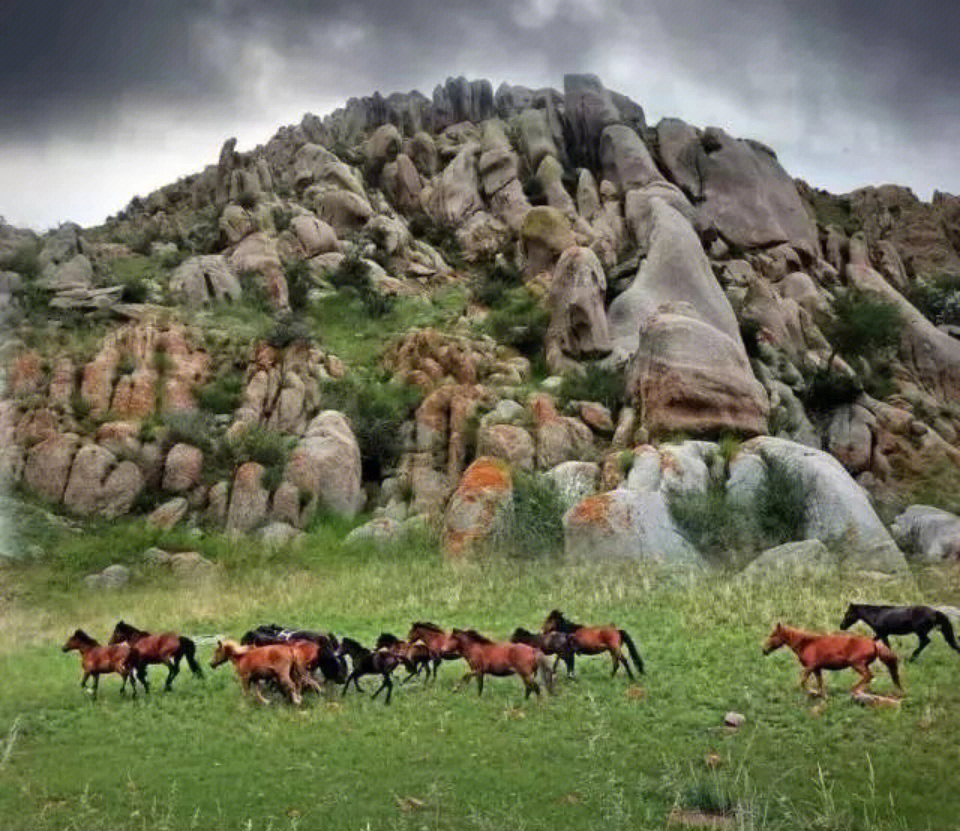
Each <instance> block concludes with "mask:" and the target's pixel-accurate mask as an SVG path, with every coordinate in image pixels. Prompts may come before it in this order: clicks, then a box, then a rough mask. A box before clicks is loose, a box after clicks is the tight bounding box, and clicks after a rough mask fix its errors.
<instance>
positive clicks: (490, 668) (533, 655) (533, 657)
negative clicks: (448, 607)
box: [450, 629, 553, 698]
mask: <svg viewBox="0 0 960 831" xmlns="http://www.w3.org/2000/svg"><path fill="white" fill-rule="evenodd" d="M450 637H451V638H452V639H453V642H454V644H455V645H456V649H457V652H459V654H460V655H462V656H463V659H464V660H465V661H466V662H467V665H468V666H469V667H470V671H469V672H468V673H467V674H466V675H465V676H464V677H463V679H462V681H461V683H463V682H466V681H469V680H470V679H471V678H476V679H477V695H482V694H483V678H484V676H485V675H495V676H500V677H503V676H507V675H519V676H520V678H521V680H522V681H523V684H524V687H525V692H524V696H523V697H524V698H529V697H530V693H532V692H533V693H536V694H537V697H538V698H539V696H540V685H539V684H538V683H537V681H536V676H537V673H538V672H539V673H540V677H541V679H542V680H543V683H544V686H545V687H546V688H547V692H551V693H552V692H553V670H551V669H550V662H549V661H548V660H547V657H546V656H545V655H544V654H543V653H542V652H541V651H540V650H539V649H537V648H536V647H533V646H529V645H528V644H525V643H512V642H507V643H496V642H494V641H491V640H490V639H489V638H486V637H484V636H483V635H481V634H480V633H479V632H477V631H475V630H473V629H454V630H453V632H451V634H450Z"/></svg>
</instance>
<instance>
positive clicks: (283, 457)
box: [237, 424, 296, 472]
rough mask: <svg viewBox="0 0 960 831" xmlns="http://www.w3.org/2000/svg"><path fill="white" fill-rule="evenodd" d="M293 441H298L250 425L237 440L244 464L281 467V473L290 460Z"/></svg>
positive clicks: (264, 428) (274, 431) (255, 425)
mask: <svg viewBox="0 0 960 831" xmlns="http://www.w3.org/2000/svg"><path fill="white" fill-rule="evenodd" d="M292 441H296V439H292V437H290V436H286V435H284V434H283V433H278V432H277V431H276V430H269V429H267V428H266V427H261V426H260V425H259V424H251V425H249V426H248V427H247V429H246V430H244V431H243V432H242V433H240V435H239V437H238V438H237V444H238V446H239V450H240V456H241V459H242V461H243V462H257V463H258V464H261V465H263V466H264V467H265V468H272V467H279V468H280V469H281V472H282V469H283V468H284V467H285V466H286V464H287V460H288V459H289V458H290V451H291V449H292V447H291V443H292Z"/></svg>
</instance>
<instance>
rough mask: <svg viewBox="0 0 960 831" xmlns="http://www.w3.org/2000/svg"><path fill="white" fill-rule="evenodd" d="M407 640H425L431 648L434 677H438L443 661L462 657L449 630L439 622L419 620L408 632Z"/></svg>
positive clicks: (428, 647)
mask: <svg viewBox="0 0 960 831" xmlns="http://www.w3.org/2000/svg"><path fill="white" fill-rule="evenodd" d="M407 641H408V642H413V641H423V643H425V644H426V645H427V649H429V650H430V656H431V658H432V660H433V678H434V680H436V678H437V668H438V667H439V666H440V662H441V661H456V660H457V659H458V658H460V657H461V655H460V653H459V652H458V651H457V648H456V646H455V645H454V643H453V637H452V636H451V634H450V633H449V632H444V631H443V629H441V628H440V627H439V626H437V624H435V623H429V622H427V621H424V620H420V621H417V622H416V623H414V624H413V625H412V626H411V627H410V631H409V632H408V633H407Z"/></svg>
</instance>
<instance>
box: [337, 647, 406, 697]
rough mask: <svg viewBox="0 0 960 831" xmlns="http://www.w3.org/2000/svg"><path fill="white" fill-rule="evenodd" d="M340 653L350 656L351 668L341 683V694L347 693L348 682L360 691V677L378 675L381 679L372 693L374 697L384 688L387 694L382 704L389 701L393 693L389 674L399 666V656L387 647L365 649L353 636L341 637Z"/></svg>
mask: <svg viewBox="0 0 960 831" xmlns="http://www.w3.org/2000/svg"><path fill="white" fill-rule="evenodd" d="M340 655H341V657H342V656H343V655H349V656H350V665H351V667H352V670H351V672H350V675H349V676H348V677H347V683H346V684H344V685H343V694H344V695H346V694H347V690H349V689H350V682H351V681H352V682H353V686H354V687H356V688H357V692H360V693H362V692H363V690H362V689H361V688H360V678H361V677H362V676H364V675H379V676H380V677H381V678H382V679H383V680H382V681H381V683H380V686H379V687H378V688H377V691H376V692H375V693H374V694H373V698H376V697H377V696H378V695H379V694H380V691H381V690H383V689H386V691H387V696H386V700H385V701H384V704H389V703H390V696H391V695H392V694H393V681H392V680H391V678H390V675H391V674H392V673H393V671H394V670H395V669H396V668H397V667H398V666H400V658H399V657H397V655H395V654H394V653H393V652H391V651H390V650H389V649H377V650H376V651H373V650H370V649H367V648H366V647H365V646H363V644H361V643H359V642H357V641H355V640H354V639H353V638H343V640H341V641H340Z"/></svg>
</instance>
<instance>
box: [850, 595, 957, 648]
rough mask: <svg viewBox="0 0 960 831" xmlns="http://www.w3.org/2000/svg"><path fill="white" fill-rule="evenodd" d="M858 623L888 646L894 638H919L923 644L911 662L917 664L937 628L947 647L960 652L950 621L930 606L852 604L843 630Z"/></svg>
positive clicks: (920, 643) (918, 646)
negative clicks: (913, 635)
mask: <svg viewBox="0 0 960 831" xmlns="http://www.w3.org/2000/svg"><path fill="white" fill-rule="evenodd" d="M858 620H862V621H863V622H864V623H865V624H867V626H869V627H870V628H871V629H873V631H874V632H875V633H876V636H877V640H878V641H883V642H884V643H885V644H886V645H887V646H890V640H889V638H890V635H911V634H915V635H916V636H917V637H918V638H919V639H920V642H919V643H918V644H917V648H916V649H915V650H914V651H913V654H912V655H911V656H910V657H909V658H908V659H907V660H908V661H915V660H916V659H917V658H918V657H919V655H920V653H921V652H923V650H924V649H926V647H927V644H928V643H930V638H929V636H928V634H929V632H930V630H931V629H934V628H939V629H940V631H941V632H942V633H943V639H944V640H945V641H946V642H947V644H948V645H949V646H950V647H952V648H953V649H954V650H956V651H957V652H960V645H958V644H957V639H956V638H955V637H954V634H953V627H952V626H951V625H950V618H948V617H947V616H946V615H945V614H944V613H943V612H941V611H939V610H937V609H931V608H930V607H929V606H870V605H867V604H866V603H851V604H850V605H849V606H847V613H846V614H845V615H844V616H843V620H842V621H841V622H840V628H841V629H847V628H849V627H850V626H853V624H854V623H856V622H857V621H858Z"/></svg>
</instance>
